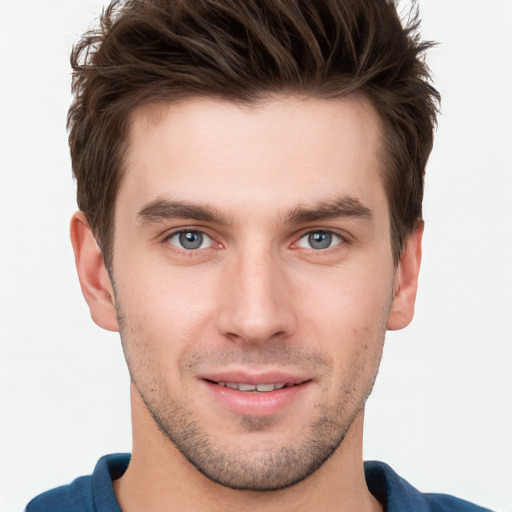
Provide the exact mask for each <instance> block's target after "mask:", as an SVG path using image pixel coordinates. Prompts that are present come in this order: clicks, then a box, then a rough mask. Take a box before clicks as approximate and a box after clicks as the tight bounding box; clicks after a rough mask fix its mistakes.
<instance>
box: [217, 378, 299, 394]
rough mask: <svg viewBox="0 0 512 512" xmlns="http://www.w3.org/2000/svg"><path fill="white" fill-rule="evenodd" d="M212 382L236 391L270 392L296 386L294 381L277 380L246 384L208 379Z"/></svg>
mask: <svg viewBox="0 0 512 512" xmlns="http://www.w3.org/2000/svg"><path fill="white" fill-rule="evenodd" d="M209 382H211V383H212V384H217V385H218V386H221V387H226V388H229V389H236V390H238V391H244V392H248V393H250V392H253V393H270V392H271V391H276V390H278V389H283V388H291V387H293V386H298V385H299V384H296V383H287V382H279V383H276V384H248V383H245V382H224V381H219V382H216V381H209Z"/></svg>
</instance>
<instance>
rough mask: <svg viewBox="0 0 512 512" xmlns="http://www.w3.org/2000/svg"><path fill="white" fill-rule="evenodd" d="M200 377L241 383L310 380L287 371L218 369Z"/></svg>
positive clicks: (212, 380)
mask: <svg viewBox="0 0 512 512" xmlns="http://www.w3.org/2000/svg"><path fill="white" fill-rule="evenodd" d="M199 378H200V379H203V380H209V381H211V382H236V383H241V384H253V385H257V384H302V383H303V382H306V381H308V380H310V378H308V377H303V376H300V375H294V374H291V373H288V372H279V371H274V372H261V373H257V372H243V371H220V372H212V373H207V374H204V375H200V376H199Z"/></svg>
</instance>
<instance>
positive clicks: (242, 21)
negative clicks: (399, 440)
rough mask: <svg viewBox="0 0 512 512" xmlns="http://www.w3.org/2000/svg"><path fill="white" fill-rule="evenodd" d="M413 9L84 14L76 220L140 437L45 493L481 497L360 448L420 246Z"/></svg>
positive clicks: (77, 80) (74, 498)
mask: <svg viewBox="0 0 512 512" xmlns="http://www.w3.org/2000/svg"><path fill="white" fill-rule="evenodd" d="M416 28H417V27H416V26H415V25H414V23H413V25H412V26H411V27H406V28H403V27H402V25H401V23H400V21H399V18H398V16H397V13H396V10H395V7H394V5H393V4H392V3H387V2H385V1H383V0H371V1H370V0H359V1H356V0H310V1H306V0H304V1H300V2H299V1H293V0H289V1H276V0H266V1H258V2H256V1H251V0H245V1H241V0H236V1H235V0H223V1H220V0H202V1H197V0H182V1H177V0H175V1H171V0H149V1H141V0H135V1H133V0H132V1H125V2H120V1H115V2H113V3H112V4H111V5H110V7H109V8H108V9H107V11H106V12H105V14H104V16H103V18H102V23H101V27H100V29H99V30H98V31H96V32H93V33H89V34H86V35H85V36H84V38H83V39H82V40H81V42H80V43H79V44H78V45H77V47H76V48H75V50H74V52H73V66H74V73H75V74H74V83H73V89H74V93H75V101H74V103H73V105H72V107H71V109H70V113H69V128H70V146H71V155H72V161H73V169H74V173H75V176H76V179H77V187H78V203H79V207H80V211H79V212H78V213H76V214H75V216H74V217H73V219H72V224H71V238H72V243H73V248H74V251H75V258H76V264H77V270H78V275H79V278H80V283H81V287H82V291H83V294H84V296H85V299H86V301H87V303H88V305H89V308H90V311H91V316H92V318H93V319H94V321H95V322H96V323H97V324H98V325H100V326H101V327H103V328H105V329H108V330H113V331H119V332H120V334H121V339H122V344H123V349H124V353H125V357H126V360H127V363H128V367H129V370H130V376H131V380H132V384H131V400H132V418H133V420H132V422H133V451H132V454H131V458H130V457H129V456H128V455H114V456H108V457H106V458H103V459H101V460H100V461H99V463H98V465H97V467H96V469H95V471H94V473H93V475H92V476H89V477H81V478H79V479H77V480H76V481H75V482H73V483H72V484H71V485H69V486H64V487H61V488H58V489H55V490H53V491H49V492H48V493H45V494H43V495H41V496H39V497H37V498H35V499H34V500H33V501H32V502H31V503H30V504H29V505H28V506H27V511H29V512H36V511H50V510H52V511H74V510H84V511H85V510H86V511H91V510H98V511H99V510H101V511H109V512H110V511H119V510H123V511H125V512H131V511H134V512H136V511H139V510H141V511H142V510H144V511H152V510H154V511H164V510H183V511H188V510H231V509H235V507H236V509H242V510H248V511H250V510H319V511H324V510H325V511H331V510H332V511H334V510H336V511H352V510H358V511H359V510H361V511H363V510H372V511H380V510H388V511H391V512H393V511H402V510H403V511H405V510H408V511H409V510H425V511H426V510H450V511H457V510H468V511H472V510H474V511H477V510H483V509H481V508H479V507H477V506H475V505H471V504H469V503H467V502H464V501H461V500H458V499H456V498H453V497H449V496H442V495H424V494H421V493H420V492H419V491H416V490H415V489H414V488H413V487H412V486H410V485H409V484H408V483H407V482H405V480H402V479H401V478H400V477H398V476H397V475H396V473H394V472H393V470H392V469H391V468H389V467H388V466H386V465H384V464H382V463H368V464H366V465H363V461H362V432H363V416H364V406H365V402H366V399H367V397H368V395H369V394H370V392H371V389H372V386H373V383H374V380H375V377H376V374H377V370H378V366H379V362H380V357H381V354H382V347H383V342H384V335H385V331H386V329H390V330H394V329H401V328H403V327H405V326H406V325H407V324H408V323H409V322H410V321H411V319H412V316H413V312H414V311H413V310H414V300H415V295H416V288H417V277H418V272H419V266H420V259H421V237H422V231H423V221H422V217H421V200H422V193H423V175H424V169H425V165H426V161H427V159H428V155H429V153H430V150H431V147H432V132H433V126H434V123H435V115H436V107H437V102H438V99H439V98H438V94H437V92H436V91H435V90H434V89H433V88H432V87H431V86H430V85H429V83H428V70H427V68H426V66H425V64H424V63H423V60H422V57H423V52H424V51H425V50H426V49H427V48H428V46H429V45H428V44H426V43H422V42H420V41H419V40H418V38H417V36H416V35H415V34H416V32H415V29H416Z"/></svg>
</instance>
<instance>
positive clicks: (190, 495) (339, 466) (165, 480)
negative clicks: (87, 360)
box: [114, 387, 382, 512]
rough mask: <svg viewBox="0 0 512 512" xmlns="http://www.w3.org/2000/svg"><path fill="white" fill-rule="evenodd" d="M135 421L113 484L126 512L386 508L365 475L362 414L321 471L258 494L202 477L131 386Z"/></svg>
mask: <svg viewBox="0 0 512 512" xmlns="http://www.w3.org/2000/svg"><path fill="white" fill-rule="evenodd" d="M132 421H133V451H132V459H131V462H130V465H129V467H128V469H127V470H126V473H125V474H124V475H123V477H122V478H120V479H119V480H116V481H115V482H114V490H115V493H116V496H117V499H118V501H119V504H120V506H121V509H122V510H123V512H142V511H144V512H156V511H158V512H163V511H167V510H169V511H170V510H180V511H183V512H188V511H197V510H209V511H210V512H217V511H219V512H220V511H226V510H240V509H241V510H244V511H247V512H252V511H256V510H257V511H258V512H266V511H267V510H268V511H274V510H280V511H283V512H288V511H290V512H291V511H293V512H301V511H308V512H309V511H311V510H315V511H318V512H334V511H336V512H348V511H349V510H350V511H353V510H358V511H361V512H363V511H371V512H377V511H380V512H381V511H382V507H381V505H380V504H379V503H378V502H377V500H376V499H375V498H374V497H373V496H372V495H371V494H370V492H369V491H368V488H367V486H366V481H365V477H364V469H363V460H362V431H363V412H361V413H359V415H358V416H357V417H356V419H355V420H354V422H353V424H352V426H351V427H350V429H349V431H348V432H347V434H346V436H345V439H344V440H343V442H342V444H341V445H340V447H339V448H338V449H337V450H336V452H335V453H334V454H333V455H332V456H331V457H330V458H329V459H328V460H327V461H326V462H325V463H324V464H323V465H322V466H321V467H320V468H319V469H318V470H317V471H315V472H314V473H313V474H311V475H310V476H308V477H307V478H305V479H304V480H303V481H301V482H299V483H297V484H295V485H293V486H291V487H288V488H286V489H282V490H278V491H257V492H255V491H240V490H234V489H230V488H227V487H224V486H222V485H220V484H218V483H215V482H212V481H211V480H209V479H208V478H207V477H205V476H204V475H202V474H201V473H200V472H199V471H198V470H197V469H196V468H195V467H194V466H193V465H192V464H190V462H189V461H188V460H187V459H186V458H185V457H184V456H183V455H182V454H181V453H180V452H179V450H178V449H177V448H176V447H175V446H174V444H173V443H172V442H171V441H169V440H168V439H167V438H166V437H165V436H164V435H163V434H162V433H161V432H160V430H159V429H158V427H157V426H156V424H155V422H154V420H153V418H152V417H151V415H150V414H149V413H148V411H147V409H146V407H145V405H144V404H143V402H142V400H141V398H140V395H139V394H138V393H137V392H136V391H135V390H134V389H133V387H132Z"/></svg>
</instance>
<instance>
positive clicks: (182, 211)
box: [137, 199, 229, 224]
mask: <svg viewBox="0 0 512 512" xmlns="http://www.w3.org/2000/svg"><path fill="white" fill-rule="evenodd" d="M165 219H190V220H197V221H199V222H211V223H212V224H228V223H229V222H228V220H227V219H226V217H225V216H224V215H223V214H222V213H221V212H219V211H218V210H216V209H215V208H212V207H211V206H202V205H197V204H192V203H187V202H185V201H172V200H168V199H155V200H154V201H151V202H150V203H148V204H146V205H144V206H143V207H142V208H141V209H140V210H139V212H138V213H137V221H139V222H140V223H141V224H151V223H153V222H158V221H160V220H165Z"/></svg>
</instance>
